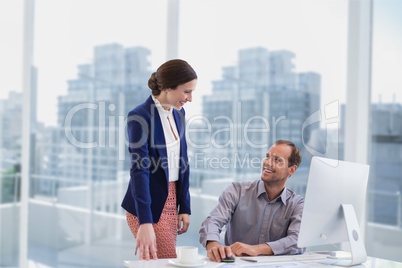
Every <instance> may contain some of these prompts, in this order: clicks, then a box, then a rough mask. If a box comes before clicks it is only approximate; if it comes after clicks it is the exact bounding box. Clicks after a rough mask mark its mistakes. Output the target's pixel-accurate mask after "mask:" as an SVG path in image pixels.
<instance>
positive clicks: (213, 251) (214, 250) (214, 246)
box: [206, 241, 234, 262]
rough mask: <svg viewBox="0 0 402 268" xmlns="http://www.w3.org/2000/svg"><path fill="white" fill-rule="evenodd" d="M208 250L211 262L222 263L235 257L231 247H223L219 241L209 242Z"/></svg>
mask: <svg viewBox="0 0 402 268" xmlns="http://www.w3.org/2000/svg"><path fill="white" fill-rule="evenodd" d="M206 249H207V253H208V257H209V259H210V260H211V261H216V262H221V261H222V259H224V258H227V257H232V256H233V257H234V254H233V253H232V250H231V249H230V247H229V246H223V245H221V243H219V242H217V241H208V242H207V247H206Z"/></svg>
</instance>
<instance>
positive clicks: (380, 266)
mask: <svg viewBox="0 0 402 268" xmlns="http://www.w3.org/2000/svg"><path fill="white" fill-rule="evenodd" d="M200 258H201V259H204V260H206V264H205V265H203V266H198V267H200V268H203V267H204V268H214V267H220V268H238V267H249V268H252V267H257V266H258V267H266V268H282V267H283V268H288V267H289V268H302V267H325V268H331V267H334V268H335V267H340V266H336V265H328V264H321V263H319V262H318V261H303V262H294V261H292V262H280V263H278V262H277V263H275V264H274V263H252V262H248V261H244V260H241V259H240V258H239V257H236V261H235V262H234V263H218V262H213V261H210V260H209V259H208V258H207V257H205V256H200ZM124 265H125V266H127V267H130V268H160V267H170V268H174V267H176V266H175V265H173V264H170V263H169V259H159V260H150V261H144V260H143V261H124ZM368 267H369V268H402V263H401V262H394V261H389V260H384V259H379V258H373V257H368V259H367V261H366V262H365V263H364V264H361V265H356V266H352V268H368Z"/></svg>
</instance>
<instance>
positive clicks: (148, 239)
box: [135, 223, 158, 260]
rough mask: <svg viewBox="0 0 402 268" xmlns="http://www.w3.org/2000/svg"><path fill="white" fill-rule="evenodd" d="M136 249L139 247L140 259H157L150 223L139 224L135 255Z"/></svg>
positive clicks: (153, 234) (154, 239)
mask: <svg viewBox="0 0 402 268" xmlns="http://www.w3.org/2000/svg"><path fill="white" fill-rule="evenodd" d="M138 249H140V256H139V259H140V260H149V259H150V258H152V259H154V260H157V259H158V256H157V254H156V236H155V231H154V227H153V226H152V223H144V224H141V225H140V228H139V229H138V233H137V239H136V245H135V255H137V250H138Z"/></svg>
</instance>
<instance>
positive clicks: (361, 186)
mask: <svg viewBox="0 0 402 268" xmlns="http://www.w3.org/2000/svg"><path fill="white" fill-rule="evenodd" d="M368 175H369V166H368V165H365V164H359V163H353V162H346V161H341V160H336V159H329V158H322V157H316V156H314V157H313V158H312V161H311V165H310V172H309V177H308V181H307V189H306V195H305V201H304V209H303V215H302V221H301V226H300V233H299V238H298V246H299V247H312V246H319V245H328V244H335V243H342V242H349V243H351V242H352V243H351V244H350V246H351V251H352V252H351V253H352V255H353V254H354V253H356V251H359V252H362V253H364V255H365V254H366V253H365V248H364V243H363V236H362V235H361V234H360V228H359V225H362V224H364V222H363V221H364V218H365V205H366V192H367V182H368ZM348 228H349V230H348ZM351 239H352V241H351ZM362 247H363V248H362ZM353 249H355V252H353ZM365 257H366V256H365ZM352 258H353V256H352ZM362 258H363V259H364V256H362ZM363 261H365V260H363ZM355 262H356V260H355ZM357 262H360V263H361V261H360V260H359V261H357Z"/></svg>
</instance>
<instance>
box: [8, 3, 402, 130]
mask: <svg viewBox="0 0 402 268" xmlns="http://www.w3.org/2000/svg"><path fill="white" fill-rule="evenodd" d="M22 3H23V1H22V0H1V1H0V22H1V23H0V40H1V43H0V99H5V98H7V96H8V93H9V92H10V91H11V90H15V91H21V87H22V83H21V77H22V74H21V63H22V18H23V16H22V11H23V6H22ZM229 5H230V7H229ZM35 7H36V8H35V22H34V47H33V49H34V65H35V66H36V67H37V68H38V75H39V77H38V85H37V87H38V93H37V94H38V119H39V121H42V122H44V123H45V124H46V125H55V124H56V114H57V96H59V95H64V94H66V91H67V80H69V79H74V78H76V71H77V66H78V65H79V64H83V63H90V62H91V61H92V55H93V48H94V47H95V46H97V45H102V44H107V43H113V42H117V43H119V44H121V45H123V46H124V47H131V46H144V47H147V48H149V49H150V50H151V53H152V54H151V57H150V62H151V64H152V66H151V67H152V69H156V68H157V67H158V66H159V65H160V64H161V63H163V62H164V61H165V60H166V58H165V57H166V45H165V40H166V27H167V26H166V17H167V12H166V10H167V1H166V0H146V1H145V0H85V1H79V0H68V1H67V0H66V1H62V0H58V1H54V0H36V1H35ZM374 7H375V10H374V24H373V26H374V33H373V38H374V42H373V63H376V64H373V81H372V99H373V101H378V100H379V99H380V97H379V95H380V94H381V95H382V96H381V100H382V101H383V102H387V101H391V100H392V96H393V95H394V94H396V101H397V102H400V103H402V75H401V74H400V70H402V52H401V48H402V35H401V34H400V33H401V32H402V19H401V16H399V14H402V1H397V0H380V1H376V2H375V4H374ZM347 8H348V5H347V1H346V0H328V1H322V0H280V1H274V0H181V2H180V17H179V25H180V26H179V55H178V56H179V57H180V58H183V59H186V60H187V61H188V62H189V63H190V64H191V65H192V66H193V67H194V69H195V70H196V71H197V74H198V76H199V83H198V86H197V90H196V92H195V93H194V98H193V103H192V104H188V105H186V110H187V111H188V113H189V114H197V113H200V111H201V100H202V98H201V96H202V95H204V94H210V93H211V88H212V84H211V81H213V80H217V79H219V78H220V76H221V68H222V67H224V66H227V65H235V64H236V63H237V60H238V59H237V56H238V51H239V50H240V49H244V48H250V47H257V46H260V47H264V48H266V49H268V50H269V51H272V50H289V51H292V52H293V53H295V59H294V65H295V71H296V72H305V71H313V72H317V73H320V74H321V76H322V97H321V104H322V105H325V104H327V103H331V102H332V101H334V100H339V101H340V102H344V100H345V88H346V78H347V77H346V74H347V59H346V55H347Z"/></svg>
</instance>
